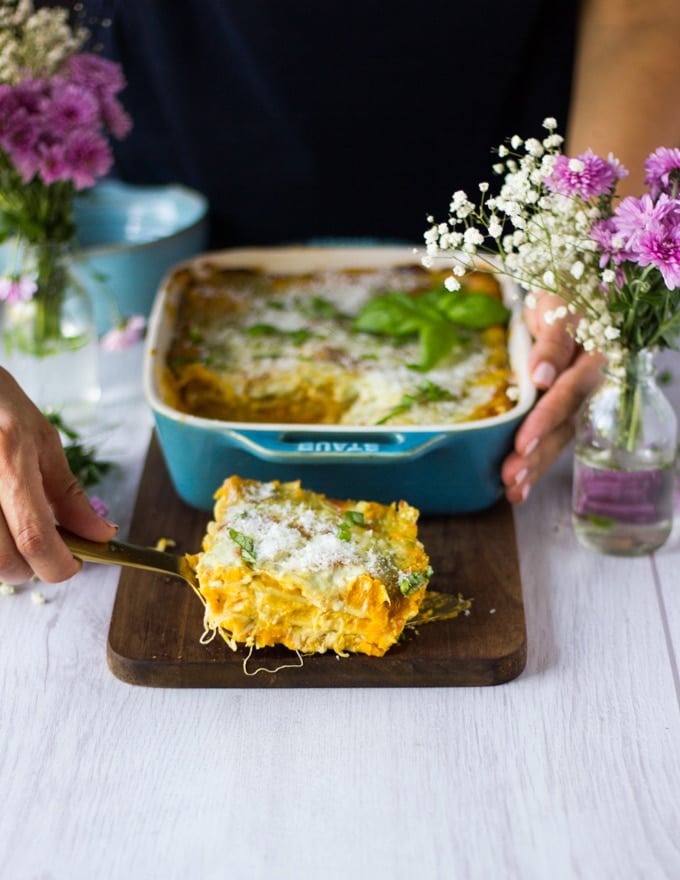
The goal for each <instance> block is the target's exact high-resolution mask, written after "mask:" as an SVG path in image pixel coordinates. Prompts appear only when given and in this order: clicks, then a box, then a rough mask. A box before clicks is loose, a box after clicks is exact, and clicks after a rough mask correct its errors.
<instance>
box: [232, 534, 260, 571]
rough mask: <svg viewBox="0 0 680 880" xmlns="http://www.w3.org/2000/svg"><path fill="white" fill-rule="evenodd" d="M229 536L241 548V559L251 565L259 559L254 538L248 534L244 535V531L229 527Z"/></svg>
mask: <svg viewBox="0 0 680 880" xmlns="http://www.w3.org/2000/svg"><path fill="white" fill-rule="evenodd" d="M229 537H230V538H231V540H232V541H233V542H234V543H235V544H237V545H238V546H239V547H240V548H241V559H243V561H244V562H248V563H250V565H254V564H255V562H256V561H257V559H256V557H255V542H254V541H253V539H252V538H249V537H248V535H244V534H243V532H238V531H237V530H236V529H229Z"/></svg>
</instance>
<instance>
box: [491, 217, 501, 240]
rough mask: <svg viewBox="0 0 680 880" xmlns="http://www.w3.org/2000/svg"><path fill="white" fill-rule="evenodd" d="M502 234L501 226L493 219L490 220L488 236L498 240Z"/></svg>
mask: <svg viewBox="0 0 680 880" xmlns="http://www.w3.org/2000/svg"><path fill="white" fill-rule="evenodd" d="M502 234H503V226H502V224H501V223H499V222H498V220H496V219H495V218H492V219H491V221H490V222H489V235H490V236H491V237H492V238H500V237H501V235H502Z"/></svg>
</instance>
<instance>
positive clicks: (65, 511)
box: [0, 369, 116, 584]
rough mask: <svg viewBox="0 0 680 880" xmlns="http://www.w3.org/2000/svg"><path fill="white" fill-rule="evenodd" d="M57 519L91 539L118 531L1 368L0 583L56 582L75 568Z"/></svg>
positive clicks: (53, 433)
mask: <svg viewBox="0 0 680 880" xmlns="http://www.w3.org/2000/svg"><path fill="white" fill-rule="evenodd" d="M55 519H56V520H58V521H60V522H61V523H62V525H64V526H65V527H67V528H69V529H71V530H72V531H75V532H78V533H79V534H82V535H84V536H85V537H88V538H91V539H92V540H102V541H104V540H109V539H110V538H112V537H113V535H114V534H115V531H116V529H115V526H113V525H112V524H110V523H108V522H107V521H106V520H104V519H102V518H101V517H100V516H99V515H98V514H97V513H96V512H95V511H94V510H93V509H92V507H91V505H90V503H89V500H88V499H87V496H86V495H85V492H84V491H83V489H82V487H81V486H79V484H78V482H77V480H76V479H75V477H74V476H73V474H72V473H71V472H70V470H69V468H68V465H67V462H66V457H65V454H64V450H63V447H62V443H61V439H60V437H59V433H58V431H57V430H56V428H54V426H53V425H51V424H50V423H49V422H48V421H47V420H46V419H45V418H44V416H43V415H42V413H40V411H39V410H38V409H37V408H36V407H35V406H34V405H33V403H32V402H31V401H30V400H29V399H28V398H27V397H26V396H25V395H24V394H23V392H22V391H21V389H20V388H19V386H18V385H17V384H16V383H15V382H14V380H13V379H12V378H11V377H10V376H9V374H7V373H6V372H5V371H4V370H1V369H0V580H3V581H6V582H8V583H13V584H16V583H21V582H23V581H25V580H27V579H28V578H30V577H31V576H32V575H33V574H35V575H36V576H37V577H39V578H40V579H41V580H43V581H45V582H48V583H54V582H57V581H63V580H66V579H68V578H70V577H72V576H73V575H74V574H75V573H76V572H77V571H78V570H79V568H80V563H79V562H77V561H76V560H75V559H74V558H73V556H72V555H71V553H70V551H69V550H68V548H67V547H66V546H65V544H64V543H63V541H62V540H61V538H60V537H59V535H58V533H57V530H56V527H55Z"/></svg>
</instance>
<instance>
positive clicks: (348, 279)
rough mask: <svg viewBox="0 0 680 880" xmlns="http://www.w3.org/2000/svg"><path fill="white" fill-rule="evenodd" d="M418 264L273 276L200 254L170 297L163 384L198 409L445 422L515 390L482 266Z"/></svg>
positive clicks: (494, 406)
mask: <svg viewBox="0 0 680 880" xmlns="http://www.w3.org/2000/svg"><path fill="white" fill-rule="evenodd" d="M449 277H450V270H441V271H433V270H430V269H425V268H424V267H423V266H421V265H419V264H413V265H400V266H394V267H383V268H371V269H368V268H355V269H352V268H335V269H325V270H314V271H311V272H308V273H298V274H285V273H281V272H278V273H276V272H271V271H264V270H258V269H256V268H238V267H233V266H224V265H220V264H219V262H218V261H212V262H211V261H210V260H209V259H207V260H202V261H195V262H193V263H191V264H188V265H185V266H182V267H179V268H178V269H177V270H175V272H174V273H173V274H172V276H171V277H170V279H169V281H168V282H167V284H168V287H169V288H170V289H172V290H175V291H176V292H177V293H178V295H177V296H176V297H175V298H174V300H173V301H174V302H176V304H177V305H176V310H177V311H176V314H175V315H174V317H173V320H174V330H173V336H172V339H171V342H170V345H169V347H168V349H167V352H166V355H165V363H164V375H163V382H162V387H163V393H164V396H165V399H166V402H167V403H168V404H169V405H170V406H172V407H174V408H175V409H177V410H179V411H180V412H184V413H189V414H191V415H194V416H199V417H203V418H208V419H218V420H223V421H228V422H249V423H270V424H272V423H293V424H319V425H356V426H373V425H386V426H388V427H392V426H397V425H417V426H422V425H451V424H455V423H458V422H464V421H473V420H477V419H483V418H489V417H492V416H496V415H500V414H502V413H505V412H506V411H508V410H510V409H511V408H512V407H513V406H514V405H515V403H516V400H517V386H516V380H515V377H514V375H513V371H512V369H511V365H510V358H509V354H508V350H507V322H508V318H509V311H508V309H507V308H506V307H505V305H504V304H503V302H502V297H501V288H500V285H499V283H498V280H497V279H496V278H495V277H494V276H492V275H490V274H488V273H483V272H473V273H471V274H469V275H468V276H466V277H464V278H462V279H461V288H460V289H459V290H451V289H449V288H450V286H451V285H450V284H449V285H448V286H447V278H449Z"/></svg>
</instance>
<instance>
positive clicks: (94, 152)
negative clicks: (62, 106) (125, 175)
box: [64, 130, 113, 190]
mask: <svg viewBox="0 0 680 880" xmlns="http://www.w3.org/2000/svg"><path fill="white" fill-rule="evenodd" d="M64 161H65V163H66V167H67V169H68V176H69V178H70V179H71V180H72V181H73V185H74V186H75V188H76V189H77V190H80V189H85V188H87V187H89V186H94V184H95V182H96V180H97V178H98V177H101V176H102V175H104V174H106V172H107V171H108V170H109V168H110V167H111V165H112V163H113V158H112V156H111V150H110V148H109V145H108V143H107V142H106V140H105V139H104V138H103V137H102V136H101V135H99V134H96V133H94V132H91V131H87V130H83V131H80V130H78V131H74V132H73V133H72V134H71V135H70V137H69V138H68V139H67V141H66V143H65V145H64Z"/></svg>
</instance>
